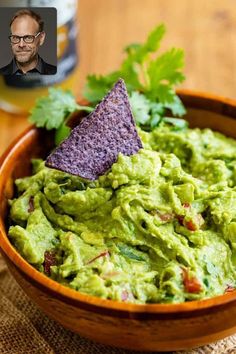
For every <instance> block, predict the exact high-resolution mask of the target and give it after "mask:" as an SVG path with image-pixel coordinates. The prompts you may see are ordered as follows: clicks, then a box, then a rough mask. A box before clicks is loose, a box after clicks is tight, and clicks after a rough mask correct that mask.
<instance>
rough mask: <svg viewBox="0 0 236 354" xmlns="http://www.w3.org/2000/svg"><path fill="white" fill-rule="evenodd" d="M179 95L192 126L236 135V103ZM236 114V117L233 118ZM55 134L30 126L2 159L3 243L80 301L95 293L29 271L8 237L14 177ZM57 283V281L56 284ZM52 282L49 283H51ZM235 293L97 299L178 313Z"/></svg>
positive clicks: (38, 278) (18, 262)
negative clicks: (169, 299) (170, 299)
mask: <svg viewBox="0 0 236 354" xmlns="http://www.w3.org/2000/svg"><path fill="white" fill-rule="evenodd" d="M179 95H180V96H181V99H182V100H183V102H184V104H185V106H186V107H187V114H186V119H187V120H188V121H189V123H190V127H200V128H205V127H208V128H211V129H213V130H217V131H220V132H222V133H224V134H225V135H227V136H230V137H233V138H236V102H233V101H229V100H224V99H222V98H218V97H213V96H209V95H204V94H197V93H191V92H186V91H182V92H181V91H180V92H179ZM234 117H235V118H234ZM53 142H54V139H53V134H52V133H48V132H45V131H44V130H40V129H36V128H34V127H31V128H29V129H28V130H27V131H26V132H24V133H23V134H22V135H21V136H20V137H19V138H18V139H17V140H16V141H15V142H14V143H13V144H12V145H11V146H10V147H9V149H8V150H7V151H6V152H5V154H4V155H3V156H2V158H1V161H0V199H1V203H0V245H1V249H2V251H3V253H4V254H5V256H6V257H8V258H10V260H11V261H12V262H13V263H14V265H15V266H16V267H18V268H19V269H20V270H21V271H22V272H23V273H25V274H27V275H28V276H30V277H31V278H34V281H35V282H36V283H37V282H40V283H41V285H42V284H43V285H44V286H45V287H51V289H53V290H54V291H55V292H61V294H63V295H64V296H67V297H69V298H73V299H74V300H75V299H78V301H87V302H90V299H91V301H93V302H94V301H95V300H94V299H93V297H92V296H87V295H83V294H79V293H77V292H75V291H74V290H71V289H69V288H65V287H64V286H59V285H58V284H57V283H56V282H54V281H49V282H47V283H46V281H45V279H47V277H46V276H44V275H43V274H41V273H39V272H38V271H36V270H34V271H33V272H32V271H31V272H29V270H30V269H32V268H33V267H31V266H30V265H29V264H27V262H25V261H24V260H23V259H22V257H21V256H20V255H19V254H18V253H17V251H16V250H15V248H14V247H13V246H12V245H11V244H10V242H9V240H8V237H7V225H8V222H7V215H8V202H7V201H8V199H11V198H12V197H13V195H14V180H15V179H16V178H19V177H23V176H27V175H30V173H31V163H30V160H31V159H32V158H36V157H41V158H45V157H46V156H47V155H48V152H49V151H50V150H51V149H52V148H53ZM54 283H55V284H54ZM48 284H49V285H48ZM235 299H236V294H235V293H231V294H225V295H222V296H218V297H217V298H214V299H207V300H200V301H193V302H191V303H190V302H189V303H184V304H173V305H165V304H153V305H133V304H124V303H122V304H120V303H119V305H118V304H117V303H116V302H114V301H110V300H103V299H101V300H96V301H97V303H99V306H102V307H106V308H109V309H111V308H113V309H118V310H120V311H123V310H125V311H132V312H135V311H136V312H137V313H140V312H142V311H144V312H147V311H149V310H147V308H149V309H150V311H157V312H162V313H165V312H169V313H170V312H174V313H176V312H178V311H189V310H193V309H196V310H199V309H203V308H207V307H208V308H209V307H211V306H218V305H222V304H223V303H227V302H229V301H232V300H235Z"/></svg>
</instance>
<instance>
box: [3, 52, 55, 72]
mask: <svg viewBox="0 0 236 354" xmlns="http://www.w3.org/2000/svg"><path fill="white" fill-rule="evenodd" d="M56 72H57V67H56V66H54V65H51V64H48V63H46V62H45V61H44V60H43V59H42V58H41V57H40V56H39V57H38V62H37V65H36V67H35V68H33V69H32V70H29V71H27V72H26V73H23V71H22V70H21V69H19V68H18V66H17V64H16V60H15V58H13V59H12V61H11V62H10V63H9V64H8V65H6V66H4V67H2V68H0V74H2V75H27V74H33V73H37V74H41V75H53V74H56Z"/></svg>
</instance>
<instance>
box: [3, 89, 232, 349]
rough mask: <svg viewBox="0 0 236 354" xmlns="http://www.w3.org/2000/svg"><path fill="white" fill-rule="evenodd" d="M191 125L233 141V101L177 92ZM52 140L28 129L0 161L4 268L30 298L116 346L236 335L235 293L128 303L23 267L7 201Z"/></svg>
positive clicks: (183, 344) (185, 344)
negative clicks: (32, 161) (10, 234)
mask: <svg viewBox="0 0 236 354" xmlns="http://www.w3.org/2000/svg"><path fill="white" fill-rule="evenodd" d="M179 94H180V95H181V97H182V99H183V102H184V103H185V104H186V106H187V108H188V113H187V115H186V118H187V119H188V120H189V122H190V124H191V126H192V127H194V126H200V127H205V126H207V127H210V128H214V129H217V130H219V131H221V132H224V133H226V134H227V135H229V136H232V137H234V138H236V119H235V118H232V117H235V116H236V101H232V100H224V99H219V98H218V97H217V96H214V95H206V94H205V95H203V96H201V95H199V94H196V93H191V92H186V91H182V92H181V91H180V92H179ZM52 141H53V139H52V137H51V136H49V134H45V133H43V132H42V131H39V130H37V129H28V130H27V132H26V133H25V134H23V135H22V136H21V137H20V139H18V141H17V142H16V143H14V144H13V145H12V147H10V148H9V149H8V151H7V152H6V153H5V155H4V156H3V157H2V158H1V161H0V200H1V204H0V245H1V252H2V254H3V256H4V258H5V259H6V261H7V263H8V266H9V269H10V271H11V272H12V274H13V276H14V277H15V279H16V280H17V281H18V283H19V284H20V286H21V287H22V288H23V290H24V291H25V292H26V293H27V294H28V295H29V297H30V298H31V299H32V300H33V301H34V302H35V303H36V304H38V305H39V306H40V307H41V308H42V310H43V311H44V312H45V313H46V314H47V315H48V316H50V317H51V318H53V319H54V320H56V321H58V322H59V323H61V324H62V325H63V326H65V327H66V328H69V329H71V330H72V331H74V332H77V333H80V334H81V335H83V336H85V337H88V338H90V339H93V340H95V341H98V342H101V343H104V344H110V345H114V346H118V347H123V348H128V349H139V350H143V351H144V350H150V351H151V350H152V351H170V350H179V349H188V348H192V347H197V346H200V345H203V344H206V343H210V342H213V341H216V340H218V339H221V338H223V337H225V336H228V335H231V334H233V333H235V331H236V292H231V293H226V294H224V295H221V296H217V297H214V298H211V299H207V300H201V301H192V302H186V303H181V304H169V305H167V304H144V305H137V304H129V303H127V304H126V303H123V302H116V301H110V300H104V299H101V298H97V297H94V296H90V295H86V294H82V293H79V292H76V291H74V290H72V289H70V288H67V287H64V286H62V285H61V284H59V283H56V282H55V281H53V280H51V279H49V278H47V277H46V276H45V275H44V274H42V273H40V272H38V271H37V270H36V269H34V268H33V267H32V266H31V265H30V264H29V263H27V262H26V261H25V260H24V259H23V258H22V257H21V256H20V255H19V254H18V253H17V251H16V250H15V248H14V247H13V246H12V245H11V244H10V241H9V239H8V237H7V225H6V215H7V199H8V198H12V194H13V182H14V180H15V178H17V177H21V176H24V175H26V174H29V171H30V159H31V158H32V157H36V156H37V157H38V156H42V157H44V156H45V153H47V151H48V149H49V148H50V146H52Z"/></svg>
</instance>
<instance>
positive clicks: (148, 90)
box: [83, 24, 186, 129]
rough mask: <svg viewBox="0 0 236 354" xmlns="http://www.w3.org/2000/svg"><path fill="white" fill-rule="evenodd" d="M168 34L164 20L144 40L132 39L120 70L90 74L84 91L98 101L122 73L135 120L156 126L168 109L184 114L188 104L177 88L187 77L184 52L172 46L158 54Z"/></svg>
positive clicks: (90, 97)
mask: <svg viewBox="0 0 236 354" xmlns="http://www.w3.org/2000/svg"><path fill="white" fill-rule="evenodd" d="M164 34H165V26H164V25H163V24H161V25H159V26H157V27H156V28H155V29H154V30H153V31H152V32H151V33H150V34H149V36H148V37H147V40H146V42H145V43H143V44H139V43H133V44H130V45H128V46H127V47H126V48H125V54H126V57H125V59H124V60H123V62H122V63H121V66H120V68H119V70H116V71H114V72H111V73H109V74H108V75H104V76H103V75H89V76H88V77H87V83H86V86H85V88H84V91H83V94H84V96H85V98H87V99H88V100H89V102H91V103H92V104H93V105H94V104H97V103H98V102H99V101H100V100H101V99H102V98H103V97H104V96H105V95H106V93H107V92H108V91H109V90H110V89H111V87H112V86H113V85H114V83H115V82H116V81H117V80H118V79H119V78H120V77H122V78H123V79H124V80H125V83H126V86H127V90H128V93H129V96H130V103H131V107H132V110H133V114H134V117H135V120H136V123H137V124H138V125H140V126H141V127H144V126H145V127H146V128H147V129H153V128H155V127H156V126H157V125H158V124H159V123H160V121H161V120H162V119H163V117H164V115H165V113H166V111H170V112H171V113H172V114H173V115H174V116H178V117H181V116H182V115H183V114H185V113H186V111H185V108H184V106H183V104H182V102H181V100H180V98H179V97H178V96H177V94H176V93H175V90H174V86H175V85H177V84H179V83H181V82H182V81H183V80H184V75H183V73H182V69H183V65H184V53H183V50H181V49H176V48H171V49H170V50H168V51H166V52H164V53H163V54H161V55H159V56H156V57H155V54H156V52H157V51H158V49H159V47H160V44H161V40H162V38H163V36H164Z"/></svg>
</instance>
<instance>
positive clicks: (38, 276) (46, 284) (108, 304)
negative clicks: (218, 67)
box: [0, 89, 236, 319]
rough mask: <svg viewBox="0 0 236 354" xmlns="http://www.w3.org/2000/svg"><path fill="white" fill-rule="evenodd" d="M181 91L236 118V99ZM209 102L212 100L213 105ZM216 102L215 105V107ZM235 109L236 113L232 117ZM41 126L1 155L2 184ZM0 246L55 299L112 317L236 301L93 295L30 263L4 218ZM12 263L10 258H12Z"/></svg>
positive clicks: (189, 310) (193, 311) (198, 104)
mask: <svg viewBox="0 0 236 354" xmlns="http://www.w3.org/2000/svg"><path fill="white" fill-rule="evenodd" d="M177 94H178V95H179V96H180V98H181V99H183V100H188V99H189V98H190V99H191V100H192V101H193V103H192V104H191V108H200V109H201V108H202V109H205V110H210V111H212V112H215V113H221V114H224V115H226V116H229V117H231V118H234V115H235V118H236V100H233V99H228V98H225V97H221V96H217V95H214V94H211V93H206V92H201V91H193V90H188V89H180V90H177ZM207 103H210V104H211V105H210V108H208V105H207V106H205V105H206V104H207ZM212 105H213V107H212ZM232 111H233V116H232ZM37 130H38V129H37V128H36V127H35V126H33V125H31V126H29V127H28V128H27V129H26V130H25V131H23V132H22V133H21V134H20V135H19V136H18V137H17V138H16V139H15V140H14V141H13V142H12V143H11V144H10V146H9V147H8V148H7V149H6V150H5V152H4V153H3V154H2V156H1V157H0V184H1V183H2V171H4V168H5V167H6V166H7V164H8V161H9V159H10V158H12V157H13V156H14V154H15V153H16V151H17V149H18V148H19V146H21V145H22V144H23V143H24V142H25V141H27V139H29V137H30V136H32V135H33V134H35V133H36V131H37ZM0 248H1V251H2V253H3V256H4V258H5V259H6V261H7V260H8V258H9V259H10V263H11V264H13V268H14V267H15V268H17V270H18V271H19V272H20V273H21V275H23V277H25V278H26V279H27V280H28V281H30V283H31V284H33V285H35V286H36V287H37V288H39V289H40V290H42V291H46V292H47V293H49V294H51V295H52V296H54V297H55V298H57V299H59V300H61V301H63V302H66V303H68V304H73V305H75V306H78V307H80V308H84V309H86V310H89V311H95V312H98V313H102V314H106V315H108V316H114V315H115V316H119V317H121V316H122V317H126V318H127V317H128V318H149V317H151V318H155V319H160V318H161V317H162V316H164V317H173V316H174V317H175V318H176V316H178V315H180V316H181V317H183V316H187V317H189V316H194V315H195V316H198V315H199V314H201V313H203V312H204V313H205V312H206V311H211V309H212V308H219V307H221V308H222V307H226V306H227V305H228V304H230V303H232V302H235V304H236V291H233V292H229V293H225V294H223V295H218V296H215V297H212V298H208V299H203V300H193V301H189V302H184V303H174V304H162V303H154V304H133V303H125V302H119V301H114V300H107V299H102V298H99V297H96V296H93V295H88V294H84V293H80V292H79V291H76V290H73V289H71V288H69V287H66V286H64V285H62V284H60V283H58V282H56V281H54V280H52V279H50V278H48V277H47V276H46V275H44V274H43V273H41V272H39V271H38V270H36V269H35V268H34V267H33V266H32V265H31V264H30V263H28V262H27V261H26V260H25V259H24V258H23V257H22V256H21V255H20V254H19V253H18V252H17V250H16V249H15V248H14V246H13V245H12V244H11V243H10V240H9V239H8V236H7V233H6V232H5V231H4V223H3V221H2V220H0ZM8 262H9V261H8Z"/></svg>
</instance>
